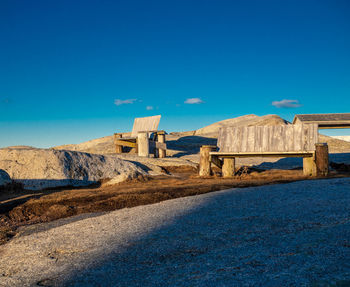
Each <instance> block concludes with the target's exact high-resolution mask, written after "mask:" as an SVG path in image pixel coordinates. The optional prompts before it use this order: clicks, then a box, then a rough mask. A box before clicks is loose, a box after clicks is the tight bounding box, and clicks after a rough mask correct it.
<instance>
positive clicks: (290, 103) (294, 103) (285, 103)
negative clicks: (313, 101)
mask: <svg viewBox="0 0 350 287" xmlns="http://www.w3.org/2000/svg"><path fill="white" fill-rule="evenodd" d="M272 105H273V106H275V107H276V108H287V109H290V108H299V107H301V104H300V103H299V101H298V100H286V99H284V100H282V101H273V102H272Z"/></svg>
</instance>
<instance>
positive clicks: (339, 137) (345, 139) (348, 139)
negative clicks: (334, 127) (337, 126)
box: [332, 136, 350, 142]
mask: <svg viewBox="0 0 350 287" xmlns="http://www.w3.org/2000/svg"><path fill="white" fill-rule="evenodd" d="M332 138H335V139H338V140H342V141H346V142H350V136H332Z"/></svg>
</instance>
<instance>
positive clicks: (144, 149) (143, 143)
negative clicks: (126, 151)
mask: <svg viewBox="0 0 350 287" xmlns="http://www.w3.org/2000/svg"><path fill="white" fill-rule="evenodd" d="M137 149H138V155H139V156H144V157H149V141H148V133H147V132H139V133H138V135H137Z"/></svg>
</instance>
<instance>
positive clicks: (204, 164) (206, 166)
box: [199, 145, 216, 176]
mask: <svg viewBox="0 0 350 287" xmlns="http://www.w3.org/2000/svg"><path fill="white" fill-rule="evenodd" d="M215 149H216V146H212V145H203V146H201V148H200V160H199V176H210V175H211V174H212V171H211V163H210V155H209V153H210V152H211V151H214V150H215Z"/></svg>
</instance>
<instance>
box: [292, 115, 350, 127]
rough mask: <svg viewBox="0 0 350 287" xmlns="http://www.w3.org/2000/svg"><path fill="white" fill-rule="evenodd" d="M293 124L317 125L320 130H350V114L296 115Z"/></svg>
mask: <svg viewBox="0 0 350 287" xmlns="http://www.w3.org/2000/svg"><path fill="white" fill-rule="evenodd" d="M293 124H295V125H298V124H317V125H318V128H319V129H350V113H342V114H308V115H295V116H294V120H293Z"/></svg>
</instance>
